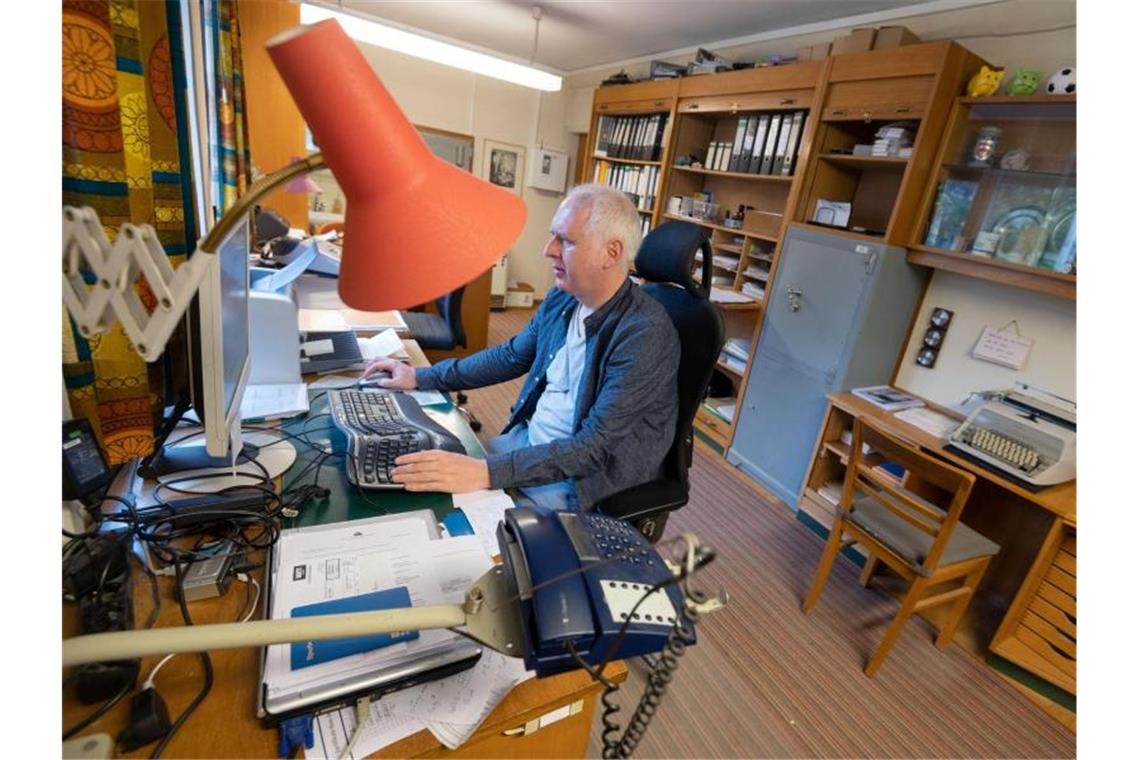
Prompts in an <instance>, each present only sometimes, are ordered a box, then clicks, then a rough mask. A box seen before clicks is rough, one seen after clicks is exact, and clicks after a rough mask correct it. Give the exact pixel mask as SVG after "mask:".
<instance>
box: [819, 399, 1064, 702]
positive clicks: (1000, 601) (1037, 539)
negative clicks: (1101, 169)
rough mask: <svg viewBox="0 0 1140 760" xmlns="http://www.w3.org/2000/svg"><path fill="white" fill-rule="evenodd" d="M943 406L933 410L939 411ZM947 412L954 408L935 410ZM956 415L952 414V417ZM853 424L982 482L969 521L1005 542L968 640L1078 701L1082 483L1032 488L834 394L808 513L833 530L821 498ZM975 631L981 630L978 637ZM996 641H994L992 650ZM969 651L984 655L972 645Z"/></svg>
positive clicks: (838, 475)
mask: <svg viewBox="0 0 1140 760" xmlns="http://www.w3.org/2000/svg"><path fill="white" fill-rule="evenodd" d="M930 406H932V407H934V405H930ZM934 408H935V409H936V410H938V411H942V412H946V410H943V409H939V408H938V407H934ZM947 413H948V412H947ZM854 417H862V418H866V419H869V420H872V421H873V422H874V423H875V424H877V425H878V426H880V427H882V428H884V429H886V430H887V431H889V432H891V433H893V434H894V435H896V436H898V437H899V438H902V439H904V440H906V441H909V442H911V443H912V444H914V445H916V446H918V447H919V448H921V449H923V450H924V451H926V452H927V453H930V454H932V455H934V456H937V457H940V458H942V459H945V460H947V461H949V462H951V463H953V464H955V465H957V466H958V467H961V468H962V469H964V470H967V471H969V472H971V473H973V474H974V475H975V476H976V477H977V481H976V483H975V485H974V490H973V493H972V494H971V497H970V501H969V502H968V503H967V505H966V508H965V510H964V512H963V515H962V521H963V522H965V523H966V524H968V525H969V526H970V527H971V528H973V529H975V530H977V531H979V532H981V533H983V534H985V535H986V536H987V537H989V538H990V539H992V540H994V541H996V542H997V543H998V544H1000V545H1001V547H1002V548H1001V552H999V554H998V555H997V557H995V558H994V560H993V561H992V562H991V563H990V570H989V572H988V573H987V574H986V577H985V579H984V580H983V581H982V583H981V585H980V591H981V593H980V594H978V595H977V597H976V598H975V602H974V606H975V607H976V606H978V605H982V606H988V609H984V610H973V611H972V613H973V614H970V615H969V616H968V618H967V621H968V625H964V626H963V628H964V629H967V630H965V631H964V632H963V634H960V635H965V636H967V637H970V638H972V639H976V640H977V642H971V643H975V644H976V646H977V649H978V650H979V651H984V649H985V648H986V647H987V646H988V649H989V650H990V651H992V652H994V653H996V654H998V655H1000V656H1001V657H1004V658H1005V659H1007V660H1010V661H1011V662H1014V663H1015V664H1017V665H1019V666H1021V667H1023V668H1025V669H1026V670H1029V671H1030V672H1032V673H1034V674H1036V675H1037V676H1040V677H1041V678H1043V679H1045V680H1047V681H1049V682H1050V683H1052V684H1054V685H1055V686H1058V687H1060V688H1062V689H1064V690H1065V691H1067V692H1069V693H1070V694H1074V695H1075V694H1076V638H1077V625H1076V614H1077V613H1076V527H1077V483H1076V481H1075V480H1073V481H1070V482H1068V483H1062V484H1060V485H1056V486H1051V487H1049V488H1045V489H1043V490H1041V491H1036V492H1035V491H1030V490H1027V489H1025V488H1023V487H1022V486H1020V485H1018V484H1017V483H1015V482H1013V481H1012V480H1008V479H1006V478H1003V477H1001V476H1000V475H998V474H996V473H994V472H992V471H990V470H988V469H986V468H984V467H982V466H980V465H978V464H977V463H976V462H974V461H972V460H970V459H967V458H965V457H962V456H959V455H957V454H955V453H954V452H952V451H948V450H947V449H945V448H944V442H943V441H942V440H941V439H939V438H937V437H936V436H934V435H931V434H930V433H928V432H926V431H925V430H922V429H921V428H918V427H916V426H914V425H911V424H910V423H908V422H904V421H903V420H900V419H899V418H898V417H896V416H895V415H894V414H893V413H891V412H887V411H884V410H882V409H880V408H879V407H877V406H875V405H874V404H872V403H870V402H869V401H865V400H864V399H861V398H859V397H858V396H855V395H854V394H852V393H849V392H843V393H833V394H831V395H830V396H828V407H827V412H826V414H825V415H824V420H823V425H822V426H821V428H820V432H819V437H818V439H817V441H816V453H815V456H814V458H813V459H812V463H811V466H810V468H809V469H808V474H807V478H806V479H805V482H804V486H803V488H802V489H801V492H800V508H801V509H803V510H804V511H805V512H806V513H807V514H809V515H811V516H812V517H813V518H814V519H815V520H816V521H819V522H821V523H822V524H823V526H824V527H825V528H830V526H831V520H832V516H833V512H832V509H833V507H832V504H831V503H830V502H828V501H827V500H826V499H824V498H823V497H822V496H821V495H820V494H819V492H818V490H817V489H819V488H820V486H822V485H823V484H824V483H825V482H828V481H836V480H838V481H842V479H843V473H844V471H845V468H846V462H847V453H848V452H849V451H850V447H849V446H848V445H847V444H844V443H842V441H841V440H840V436H841V434H842V432H843V431H844V430H849V429H850V428H851V422H852V419H853V418H854ZM971 629H972V630H971ZM987 642H988V644H987ZM970 648H975V647H974V646H971V647H970Z"/></svg>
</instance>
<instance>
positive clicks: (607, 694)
mask: <svg viewBox="0 0 1140 760" xmlns="http://www.w3.org/2000/svg"><path fill="white" fill-rule="evenodd" d="M690 595H693V596H690ZM690 600H691V601H693V602H695V603H696V604H700V603H702V602H704V601H705V598H704V595H703V594H700V593H699V592H694V591H692V590H687V594H686V604H685V605H684V608H683V609H682V611H681V614H680V615H678V616H677V619H676V621H675V622H674V623H673V628H672V630H670V631H669V636H668V638H667V639H666V640H665V647H664V648H663V649H662V650H661V655H660V656H659V657H658V658H657V663H656V664H655V665H654V666H653V671H652V672H651V673H650V674H649V679H648V682H647V683H646V684H645V692H644V693H643V694H642V695H641V701H640V702H638V704H637V708H636V709H635V710H634V712H633V716H632V717H631V718H630V719H629V724H628V725H627V726H626V729H625V733H624V734H623V735H622V737H621V739H620V741H619V740H615V739H614V737H613V734H614V733H616V732H617V731H619V730H621V726H620V725H619V724H618V723H617V722H616V721H615V720H613V719H612V718H610V716H611V715H613V714H614V713H616V712H617V711H618V710H619V709H620V708H619V706H618V705H617V704H615V703H614V702H613V701H612V697H613V694H614V693H615V692H616V691H617V689H618V685H617V684H615V683H613V682H612V681H611V682H609V683H608V684H606V687H605V690H604V691H603V692H602V706H603V707H602V725H603V726H605V730H604V731H602V742H603V743H604V745H605V746H604V749H603V750H602V757H604V758H615V757H629V756H630V755H632V754H633V751H634V750H635V749H637V745H638V744H639V743H640V742H641V739H642V737H644V736H645V732H646V730H648V728H649V723H650V722H651V721H652V720H653V716H654V715H656V714H657V707H658V705H660V704H661V700H662V699H664V697H665V692H666V691H667V690H668V688H669V683H670V682H671V681H672V680H673V674H674V673H675V672H676V670H677V668H678V667H679V666H680V664H681V657H682V656H683V655H684V654H685V642H686V641H692V640H693V636H694V634H695V633H696V628H697V623H698V622H699V620H700V613H699V612H698V611H697V608H696V607H695V606H694V605H693V604H688V603H687V602H689V601H690ZM606 680H607V681H609V679H606Z"/></svg>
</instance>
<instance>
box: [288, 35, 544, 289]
mask: <svg viewBox="0 0 1140 760" xmlns="http://www.w3.org/2000/svg"><path fill="white" fill-rule="evenodd" d="M267 49H268V51H269V56H270V58H271V59H272V60H273V64H274V65H275V66H276V67H277V71H278V72H279V73H280V74H281V78H282V79H283V80H284V81H285V86H286V87H288V88H289V92H290V93H292V95H293V99H294V100H295V101H296V102H297V107H298V108H299V109H300V111H301V115H302V116H304V118H305V121H306V122H307V123H308V125H309V129H310V130H312V133H313V138H314V140H315V141H316V143H317V144H318V145H319V146H320V148H321V155H322V156H323V157H324V160H325V163H326V164H328V167H329V168H330V169H331V170H332V173H333V175H334V176H335V177H336V179H337V182H338V183H339V184H340V187H341V189H342V190H343V191H344V194H345V200H346V207H347V208H346V211H345V233H344V246H343V249H342V254H341V262H340V279H339V283H338V290H339V293H340V298H341V300H342V301H344V302H345V303H346V304H348V305H349V306H351V307H352V308H354V309H361V310H365V311H380V310H384V309H405V308H408V307H411V306H415V305H418V304H422V303H426V302H428V301H431V300H432V299H434V298H437V297H439V296H441V295H443V294H444V293H449V292H451V291H453V290H455V289H456V288H458V287H459V286H461V285H465V284H466V283H468V282H471V281H472V280H474V279H475V278H476V277H478V276H479V275H480V274H482V273H483V272H485V271H486V270H487V269H489V268H490V267H491V265H492V264H493V263H494V262H495V261H496V260H498V259H499V258H500V257H501V256H502V255H503V254H504V253H506V251H507V249H509V248H510V246H511V244H512V243H514V241H515V239H516V238H518V235H519V233H520V232H521V231H522V228H523V224H524V223H525V222H526V205H525V204H524V203H523V201H522V198H520V197H518V196H517V195H515V194H514V193H511V192H508V191H507V190H504V189H503V188H500V187H496V186H495V185H492V184H491V183H489V182H486V181H484V180H481V179H479V178H478V177H475V176H474V175H472V174H470V173H468V172H466V171H463V170H462V169H460V168H458V167H456V166H453V165H451V164H449V163H448V162H446V161H444V160H443V159H441V158H438V157H437V156H435V154H433V153H432V152H431V150H430V149H429V148H428V146H427V143H425V142H424V140H423V138H422V137H420V135H419V133H418V132H416V129H415V127H413V126H412V124H411V122H410V121H408V118H407V117H406V116H404V113H403V111H401V110H400V106H399V105H397V103H396V101H395V100H394V99H393V98H392V96H391V94H390V93H389V92H388V90H387V88H385V87H384V85H383V83H381V81H380V79H379V77H377V76H376V73H375V72H374V71H373V70H372V67H371V66H370V65H369V63H368V61H367V60H365V58H364V55H363V54H362V53H361V52H360V50H359V48H358V47H357V46H356V43H354V42H353V41H352V39H351V38H349V36H348V35H347V34H345V32H344V30H343V29H342V28H341V26H340V24H338V23H337V22H336V21H334V20H328V21H322V22H320V23H318V24H313V25H312V26H306V27H299V28H297V29H293V30H290V31H288V32H284V33H282V34H280V35H278V36H277V37H275V38H273V39H272V40H270V41H269V43H268V45H267Z"/></svg>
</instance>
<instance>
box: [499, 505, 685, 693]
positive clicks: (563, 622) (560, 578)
mask: <svg viewBox="0 0 1140 760" xmlns="http://www.w3.org/2000/svg"><path fill="white" fill-rule="evenodd" d="M498 539H499V549H500V553H501V556H502V558H503V563H504V565H506V569H507V570H508V573H507V576H508V578H513V579H514V582H515V583H516V584H517V587H518V588H517V592H518V595H519V597H520V607H521V612H522V622H523V633H524V636H525V638H526V657H525V662H526V666H527V668H528V669H533V670H534V671H535V672H536V673H537V674H538V675H539V676H545V675H550V674H553V673H560V672H562V671H564V670H571V669H573V668H576V667H579V666H580V663H579V662H577V661H576V660H575V659H574V657H573V656H572V655H571V654H570V651H569V649H568V647H571V648H573V650H574V651H576V652H577V653H578V654H579V655H580V656H581V658H582V659H583V660H585V661H586V662H587V663H589V664H591V665H593V664H597V663H600V662H603V661H606V660H610V659H624V658H627V657H636V656H638V655H642V654H650V653H655V652H659V651H661V649H662V648H663V647H664V646H665V642H666V639H667V638H668V637H669V633H670V631H671V630H673V627H674V624H675V622H676V618H677V616H678V615H679V614H680V613H681V610H682V609H683V607H682V604H683V596H682V594H681V591H680V590H679V589H678V588H677V586H676V585H668V586H666V587H664V588H661V589H659V590H657V591H654V592H653V593H652V594H651V595H650V596H649V597H648V598H647V599H645V601H643V602H641V604H640V606H637V608H636V611H635V610H634V607H635V605H637V603H638V602H639V601H640V600H641V598H642V597H643V596H644V595H645V593H646V592H647V591H648V590H649V589H650V588H652V587H653V586H655V585H657V584H658V583H661V582H663V581H668V580H670V579H671V578H672V577H673V574H672V572H671V571H670V570H669V568H668V567H666V566H665V563H664V562H663V561H662V559H661V556H660V555H659V554H658V553H657V550H656V549H655V548H654V547H653V546H652V545H651V544H650V543H649V542H648V541H647V540H646V538H645V537H644V536H643V535H642V534H641V533H640V532H639V531H637V530H635V529H634V528H633V527H632V526H631V525H630V524H629V523H627V522H624V521H622V520H616V519H614V518H612V517H607V516H605V515H600V514H594V513H585V514H568V513H550V512H539V511H537V510H534V509H529V508H527V507H518V508H516V509H509V510H507V512H506V514H505V516H504V521H503V522H502V523H500V524H499V529H498ZM631 616H632V620H631V621H630V624H629V626H628V628H627V629H626V633H625V636H624V637H623V638H622V639H621V642H620V644H618V645H617V648H616V649H615V650H614V651H613V652H611V651H610V648H611V646H612V645H613V644H614V641H615V639H616V638H617V636H618V632H619V631H620V629H621V627H622V626H623V625H624V624H625V623H626V621H627V620H629V619H630V617H631ZM690 630H691V629H690ZM695 640H696V639H695V636H688V637H686V640H685V642H684V643H686V644H693V643H695Z"/></svg>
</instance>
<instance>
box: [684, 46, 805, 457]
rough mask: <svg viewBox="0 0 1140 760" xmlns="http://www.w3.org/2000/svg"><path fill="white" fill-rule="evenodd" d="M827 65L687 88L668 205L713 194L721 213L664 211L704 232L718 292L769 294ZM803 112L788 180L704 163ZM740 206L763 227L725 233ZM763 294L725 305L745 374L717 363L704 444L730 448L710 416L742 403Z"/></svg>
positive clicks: (723, 427)
mask: <svg viewBox="0 0 1140 760" xmlns="http://www.w3.org/2000/svg"><path fill="white" fill-rule="evenodd" d="M825 67H826V65H825V63H824V62H823V61H810V62H805V63H800V64H793V65H788V66H777V67H770V68H760V69H748V70H745V71H735V72H726V73H723V74H715V75H706V76H700V77H691V78H685V79H682V80H681V86H680V90H679V92H678V96H679V98H678V101H677V117H676V121H677V124H676V129H675V130H674V133H673V139H672V141H671V143H670V146H669V147H670V150H669V165H668V167H667V172H666V181H665V191H664V193H663V200H662V203H663V204H665V205H666V208H667V204H668V203H669V199H670V198H674V197H676V196H680V197H683V198H684V197H693V196H695V195H698V194H700V193H710V194H711V196H712V199H713V202H714V203H716V204H718V205H719V207H720V216H719V217H718V218H717V219H716V220H715V221H714V220H708V219H695V218H693V217H692V216H686V215H682V214H679V213H668V212H667V211H665V210H663V211H662V213H661V219H662V220H666V219H679V220H682V221H687V222H692V223H695V224H699V225H701V226H703V227H706V228H708V229H709V231H710V236H711V243H712V250H713V262H714V266H713V277H714V280H713V283H714V285H715V286H716V287H718V288H721V289H724V290H729V291H733V292H735V293H744V286H745V283H749V282H751V283H753V285H754V286H755V287H758V288H766V285H767V282H768V281H769V279H770V278H771V277H773V276H774V274H775V271H776V267H777V265H778V261H779V242H780V240H781V239H782V237H783V232H784V228H785V226H786V224H787V220H788V218H789V216H790V214H791V211H792V209H794V207H795V204H794V199H795V198H796V194H797V193H798V191H799V187H800V184H801V182H800V177H801V168H802V166H803V165H804V162H805V159H806V156H807V146H809V145H811V142H812V134H813V132H812V130H813V129H814V126H815V110H814V109H816V108H818V103H817V102H816V92H817V88H818V85H819V82H820V78H821V75H822V73H823V71H824V69H825ZM797 112H798V113H800V114H802V116H801V126H800V134H799V135H798V138H799V139H798V141H797V144H796V145H795V146H786V148H785V152H791V153H792V155H793V156H794V159H793V161H792V163H791V164H790V166H789V173H788V174H783V173H781V172H780V170H779V169H776V170H773V171H772V173H763V174H761V173H752V172H746V171H739V170H737V171H718V170H716V169H711V168H708V167H705V166H704V165H703V163H704V160H705V159H706V157H707V153H708V145H709V143H710V142H731V141H733V139H734V137H735V135H736V133H737V129H738V127H739V126H740V125H741V122H742V120H747V119H749V118H751V117H760V116H767V117H769V118H771V117H772V115H773V114H781V115H783V114H793V113H797ZM682 157H686V158H688V157H692V158H696V159H697V160H698V161H699V162H700V163H701V164H702V165H701V166H700V167H694V166H688V165H680V164H679V163H678V159H681V158H682ZM740 206H745V207H751V208H752V209H754V210H756V211H758V212H762V213H764V214H765V215H766V220H767V227H765V228H763V229H760V228H756V227H752V228H749V227H741V228H735V227H728V226H725V223H724V222H723V215H724V212H726V211H728V212H734V211H736V210H737V209H738V207H740ZM766 294H767V290H766V289H765V290H764V291H763V294H761V293H757V292H756V291H755V290H751V294H750V296H749V297H750V298H751V300H749V301H747V302H742V303H719V304H718V306H719V308H720V309H721V312H722V314H723V316H724V320H725V334H726V337H727V338H728V339H736V340H737V341H739V342H740V343H741V344H742V345H744V346H746V347H747V359H746V360H745V361H744V364H743V366H739V365H736V366H733V365H731V364H729V363H728V362H727V361H724V360H722V361H720V362H718V364H717V375H718V383H719V384H721V385H723V386H724V387H725V388H727V389H728V392H727V393H725V392H724V391H723V390H722V391H721V393H722V394H724V395H721V396H719V397H718V399H717V400H710V403H709V404H707V405H702V406H700V407H699V408H698V411H697V418H696V422H695V425H696V427H697V429H698V430H699V431H700V432H701V433H702V434H704V435H705V436H706V437H707V438H709V439H710V440H712V441H713V442H715V443H716V444H718V445H719V446H720V447H721V448H722V449H727V448H728V444H729V442H730V441H731V440H732V435H733V432H734V420H735V415H733V419H726V416H724V415H723V414H718V413H717V412H716V411H714V408H715V407H714V405H716V404H725V403H733V404H735V405H739V403H740V401H741V396H742V394H743V389H744V387H745V380H746V379H747V376H748V371H749V369H750V367H751V363H752V355H753V351H754V349H755V346H756V335H757V332H758V329H759V326H760V322H761V320H762V318H763V313H764V305H765V301H766Z"/></svg>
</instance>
